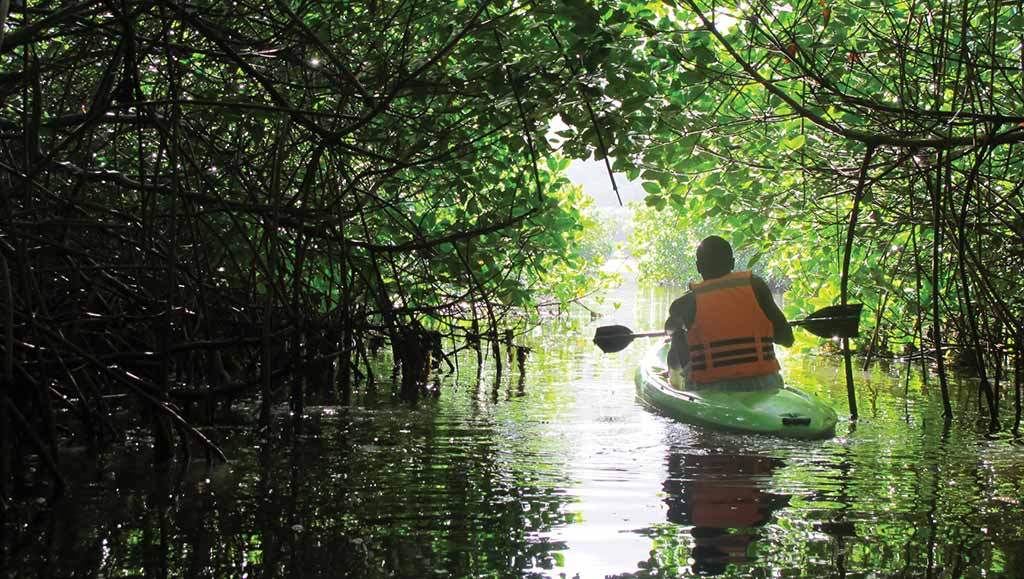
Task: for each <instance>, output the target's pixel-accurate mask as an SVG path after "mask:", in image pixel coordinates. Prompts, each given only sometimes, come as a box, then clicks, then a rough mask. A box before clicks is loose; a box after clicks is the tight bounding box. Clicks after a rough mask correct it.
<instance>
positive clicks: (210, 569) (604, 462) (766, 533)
mask: <svg viewBox="0 0 1024 579" xmlns="http://www.w3.org/2000/svg"><path fill="white" fill-rule="evenodd" d="M671 297H673V296H672V294H671V292H670V291H667V290H660V289H657V290H656V289H650V290H635V288H631V287H627V288H625V289H623V290H620V291H619V292H617V293H615V294H613V295H612V296H610V297H609V298H608V300H607V301H606V302H605V305H604V306H602V308H603V309H604V313H605V316H604V317H603V318H601V319H596V320H593V321H591V320H590V319H589V316H588V318H587V319H572V320H565V319H562V320H554V321H552V322H551V323H550V324H548V325H546V326H544V327H542V328H540V329H539V330H537V331H536V332H535V333H534V335H532V336H529V337H528V338H527V341H528V343H529V345H530V346H532V348H533V352H532V354H531V357H530V359H529V362H528V365H527V368H526V372H525V374H524V375H521V374H520V373H519V372H517V371H512V372H510V371H509V370H508V368H507V367H506V370H505V372H504V376H503V378H502V381H501V382H500V383H499V384H497V385H495V384H494V383H493V378H492V376H491V374H490V373H489V372H485V373H484V375H483V379H482V380H481V381H480V382H477V381H476V372H475V370H474V368H473V366H472V355H470V356H469V357H468V358H467V359H465V360H464V362H465V365H464V366H465V367H464V368H463V371H462V373H461V374H460V375H459V376H457V377H456V376H448V377H446V378H445V381H444V383H443V389H442V393H441V395H440V396H439V397H438V398H436V399H428V400H426V401H423V402H421V403H419V404H417V405H409V404H404V403H400V402H397V401H395V400H394V399H393V398H392V397H390V396H388V395H386V393H383V392H382V393H380V394H378V395H376V396H361V397H359V399H358V400H357V401H356V402H355V403H354V404H353V405H352V406H348V407H342V406H331V405H326V406H318V407H313V408H311V409H310V410H309V413H308V416H307V417H305V418H304V419H302V420H301V421H298V422H295V421H293V420H291V419H289V418H288V417H287V416H283V415H282V416H281V418H280V422H279V428H278V429H277V433H276V434H275V438H274V439H273V441H272V443H271V444H264V443H261V441H260V440H261V439H260V438H259V437H258V436H257V434H256V433H255V431H254V429H253V428H252V426H250V424H251V421H245V420H241V421H240V423H239V424H238V425H236V426H222V427H218V428H213V429H208V430H207V432H208V434H210V436H211V437H213V438H215V439H216V440H217V441H218V442H219V443H220V444H221V445H222V446H223V448H224V449H225V451H226V452H227V454H228V455H229V457H230V458H231V462H230V463H229V464H227V465H224V466H217V467H214V468H212V469H210V468H208V467H207V466H206V465H205V464H204V463H203V462H202V461H197V462H193V463H192V464H190V465H187V468H183V465H173V466H171V467H169V468H167V469H165V470H159V469H154V467H153V466H152V464H150V463H149V462H148V460H147V459H148V453H147V452H145V451H144V450H143V451H140V452H138V453H134V454H132V453H118V454H115V455H113V456H106V457H104V458H102V459H100V460H97V459H96V458H95V457H90V456H87V455H84V454H81V455H74V454H71V453H67V454H65V455H64V456H63V457H62V461H63V463H64V464H65V465H66V466H67V470H68V471H69V472H70V473H72V477H71V479H72V488H71V489H70V491H69V493H68V496H67V498H66V499H65V500H63V501H61V502H60V503H58V504H55V505H50V506H47V507H42V508H40V509H39V510H38V511H37V512H36V513H35V514H34V515H33V516H27V515H26V516H22V517H20V518H19V517H18V516H13V515H12V517H9V518H8V520H7V523H6V525H5V527H4V533H5V536H4V537H3V548H4V561H3V563H4V566H3V569H4V572H3V573H4V576H6V577H129V576H131V577H382V578H383V577H551V578H560V577H576V576H579V577H582V578H590V577H608V576H614V577H671V576H692V575H704V576H721V577H865V578H866V577H872V578H888V577H901V578H902V577H936V578H939V577H943V578H953V577H979V578H980V577H989V578H992V577H996V578H1004V577H1005V578H1019V577H1022V576H1024V506H1022V505H1021V497H1022V495H1024V493H1022V491H1021V480H1022V475H1024V453H1022V452H1021V449H1022V447H1021V446H1020V445H1016V444H1014V443H1013V441H1012V440H1011V439H1010V438H1009V436H1008V435H1003V436H996V437H990V436H986V435H985V434H984V431H983V429H982V428H981V427H980V426H979V425H977V424H976V422H975V420H973V418H974V417H976V416H977V408H976V407H977V386H976V383H974V382H971V381H970V380H962V381H960V382H957V384H956V386H955V387H954V394H955V400H954V404H955V410H956V412H957V415H958V416H959V417H961V418H960V419H958V420H957V421H956V422H955V423H954V424H952V425H951V426H950V427H949V428H944V425H943V421H942V419H941V403H940V400H939V398H938V396H939V395H938V388H937V387H935V386H934V380H931V381H930V382H929V384H928V385H925V384H924V383H923V381H922V379H921V374H920V368H919V367H914V368H911V369H910V376H909V380H908V377H907V375H906V371H907V368H906V367H905V366H904V365H903V364H901V363H892V364H877V365H875V366H874V367H872V368H871V369H869V370H868V371H866V372H861V371H858V372H857V381H858V396H859V400H860V403H861V420H860V421H859V422H858V423H857V424H856V427H855V428H854V427H852V426H851V425H850V423H849V422H848V421H847V420H845V418H846V417H848V410H847V407H846V391H845V386H844V384H843V382H842V371H841V366H840V365H839V364H838V362H837V361H836V360H834V359H830V358H822V357H814V356H809V355H804V354H798V353H790V354H788V355H785V356H784V357H783V359H782V364H783V366H784V372H785V374H786V377H787V380H789V381H790V382H791V383H793V384H795V385H797V386H799V387H801V388H803V389H805V390H807V391H809V392H812V393H814V394H816V395H818V396H821V397H824V398H825V399H827V400H829V401H830V403H831V404H832V405H833V406H834V407H835V408H836V410H837V411H838V412H839V413H840V416H841V422H840V425H839V428H838V432H837V436H836V437H835V438H833V439H830V440H825V441H811V442H808V441H790V440H782V439H776V438H769V437H762V436H742V435H735V434H724V433H719V432H713V431H708V430H704V429H700V428H696V427H691V426H688V425H685V424H680V423H678V422H674V421H672V420H669V419H666V418H664V417H661V416H659V415H657V414H655V413H653V412H652V411H650V410H649V409H647V408H645V407H643V406H641V405H639V404H638V403H637V401H636V399H635V387H634V384H633V370H634V368H635V366H636V363H637V361H638V360H639V359H640V357H641V356H642V354H643V353H644V348H645V347H647V344H644V343H636V344H634V345H633V346H631V347H630V348H628V349H626V350H625V351H624V352H621V353H618V354H612V355H607V354H602V353H601V352H600V351H599V350H598V349H597V348H596V347H594V346H593V345H592V344H591V343H590V338H591V336H592V334H593V329H594V327H596V326H598V325H602V324H607V323H613V322H614V323H624V324H626V325H629V326H630V327H633V328H637V329H651V328H657V327H658V326H660V324H661V322H662V320H663V318H664V313H665V310H666V308H667V304H668V302H669V300H670V299H671ZM506 366H507V364H506ZM489 367H490V366H489ZM467 368H468V370H467ZM1003 407H1004V409H1005V410H1004V416H1006V417H1007V419H1006V420H1007V421H1009V420H1010V419H1012V400H1010V399H1007V400H1004V401H1003ZM283 411H284V409H283V408H282V412H283ZM242 412H243V414H244V409H243V411H242ZM253 412H254V411H253ZM130 444H131V445H137V446H138V447H139V448H141V449H144V448H145V447H146V445H147V444H148V443H147V441H145V440H143V439H138V440H136V439H132V440H131V441H130ZM125 456H128V457H130V458H125ZM19 516H20V515H19Z"/></svg>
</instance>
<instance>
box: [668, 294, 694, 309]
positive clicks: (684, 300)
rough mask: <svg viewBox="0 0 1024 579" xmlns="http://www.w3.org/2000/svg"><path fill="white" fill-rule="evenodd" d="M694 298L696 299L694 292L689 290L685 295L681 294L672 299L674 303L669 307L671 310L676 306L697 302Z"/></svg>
mask: <svg viewBox="0 0 1024 579" xmlns="http://www.w3.org/2000/svg"><path fill="white" fill-rule="evenodd" d="M694 300H695V298H694V296H693V292H692V291H689V290H687V292H686V293H684V294H683V295H681V296H679V297H678V298H676V299H674V300H672V305H670V306H669V309H670V310H671V309H675V308H681V307H685V306H687V305H688V304H693V303H695V301H694Z"/></svg>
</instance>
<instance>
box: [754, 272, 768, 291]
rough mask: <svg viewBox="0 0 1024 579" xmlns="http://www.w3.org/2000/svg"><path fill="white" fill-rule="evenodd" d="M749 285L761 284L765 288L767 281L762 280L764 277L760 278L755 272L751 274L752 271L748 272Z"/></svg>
mask: <svg viewBox="0 0 1024 579" xmlns="http://www.w3.org/2000/svg"><path fill="white" fill-rule="evenodd" d="M750 285H753V286H762V287H764V288H765V289H767V288H768V282H766V281H765V280H764V278H762V277H760V276H758V275H756V274H753V273H751V274H750Z"/></svg>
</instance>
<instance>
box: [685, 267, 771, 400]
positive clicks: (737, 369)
mask: <svg viewBox="0 0 1024 579" xmlns="http://www.w3.org/2000/svg"><path fill="white" fill-rule="evenodd" d="M690 291H692V292H693V294H694V297H695V298H696V304H697V313H696V316H695V317H694V320H693V325H692V326H691V327H690V329H689V330H688V331H687V333H686V343H687V345H688V346H689V348H690V371H691V379H692V380H693V381H694V382H696V383H698V384H707V383H709V382H717V381H719V380H728V379H733V378H747V377H750V376H764V375H767V374H771V373H772V372H778V371H779V362H778V360H776V359H775V348H774V339H773V338H772V336H773V335H774V333H775V328H774V326H773V325H772V322H771V320H769V319H768V316H766V315H765V313H764V311H763V310H762V309H761V305H760V304H758V303H757V297H755V296H754V288H753V287H752V286H751V285H750V272H749V271H736V272H732V273H730V274H727V275H724V276H722V277H719V278H715V279H710V280H707V281H705V282H703V283H698V284H690Z"/></svg>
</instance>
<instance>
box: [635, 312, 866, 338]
mask: <svg viewBox="0 0 1024 579" xmlns="http://www.w3.org/2000/svg"><path fill="white" fill-rule="evenodd" d="M849 319H850V316H836V317H831V318H805V319H802V320H787V321H786V323H787V324H789V325H791V326H804V325H807V324H814V323H817V322H832V321H836V320H844V321H845V320H849ZM667 335H669V333H668V332H667V331H666V330H661V331H651V332H636V333H633V334H619V336H620V337H622V338H652V337H655V336H667Z"/></svg>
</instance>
